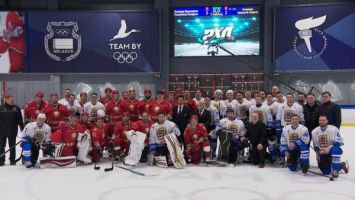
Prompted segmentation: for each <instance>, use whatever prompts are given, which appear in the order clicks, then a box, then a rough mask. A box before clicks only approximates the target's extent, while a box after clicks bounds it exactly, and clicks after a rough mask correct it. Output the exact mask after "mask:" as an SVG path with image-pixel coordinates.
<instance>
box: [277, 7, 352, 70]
mask: <svg viewBox="0 0 355 200" xmlns="http://www.w3.org/2000/svg"><path fill="white" fill-rule="evenodd" d="M275 27H276V28H275V70H276V71H316V70H317V71H320V70H349V69H350V70H354V69H355V56H354V55H355V3H347V4H339V5H327V6H307V7H281V8H278V9H277V11H276V25H275Z"/></svg>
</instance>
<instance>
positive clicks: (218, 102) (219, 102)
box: [211, 89, 227, 118]
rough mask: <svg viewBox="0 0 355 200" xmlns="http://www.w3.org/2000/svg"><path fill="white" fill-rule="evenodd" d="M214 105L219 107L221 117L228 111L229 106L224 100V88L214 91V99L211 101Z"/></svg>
mask: <svg viewBox="0 0 355 200" xmlns="http://www.w3.org/2000/svg"><path fill="white" fill-rule="evenodd" d="M211 103H212V105H213V106H214V107H216V108H217V110H218V114H219V117H220V118H222V116H223V114H225V113H226V110H227V106H226V104H225V102H224V101H223V93H222V90H219V89H218V90H216V91H215V92H214V100H212V101H211Z"/></svg>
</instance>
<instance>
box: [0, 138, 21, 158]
mask: <svg viewBox="0 0 355 200" xmlns="http://www.w3.org/2000/svg"><path fill="white" fill-rule="evenodd" d="M21 142H22V141H18V142H17V143H16V144H14V145H13V146H12V147H10V148H9V149H8V150H6V151H5V152H4V153H3V154H1V156H0V158H1V157H3V156H5V154H6V153H7V152H9V151H11V149H13V148H15V147H16V146H17V145H19V144H20V143H21Z"/></svg>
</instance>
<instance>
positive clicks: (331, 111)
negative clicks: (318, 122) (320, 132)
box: [320, 91, 341, 129]
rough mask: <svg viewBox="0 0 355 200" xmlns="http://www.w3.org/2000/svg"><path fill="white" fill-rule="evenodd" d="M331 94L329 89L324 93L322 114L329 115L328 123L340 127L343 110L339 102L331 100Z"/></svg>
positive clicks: (321, 107)
mask: <svg viewBox="0 0 355 200" xmlns="http://www.w3.org/2000/svg"><path fill="white" fill-rule="evenodd" d="M331 96H332V95H331V94H330V92H328V91H326V92H323V93H322V101H323V104H322V105H321V106H320V115H325V116H327V119H328V124H329V125H334V126H336V127H337V128H338V129H339V128H340V125H341V110H340V106H339V105H338V104H335V103H333V102H331V101H330V98H331Z"/></svg>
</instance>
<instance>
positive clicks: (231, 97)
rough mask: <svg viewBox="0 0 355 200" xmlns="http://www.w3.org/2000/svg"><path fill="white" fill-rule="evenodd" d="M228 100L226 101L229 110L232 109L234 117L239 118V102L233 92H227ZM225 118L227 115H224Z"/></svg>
mask: <svg viewBox="0 0 355 200" xmlns="http://www.w3.org/2000/svg"><path fill="white" fill-rule="evenodd" d="M226 97H227V99H226V100H225V101H224V103H225V105H226V107H227V110H228V109H232V110H233V111H234V117H237V100H235V99H234V92H233V90H227V92H226ZM223 116H226V113H223Z"/></svg>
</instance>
